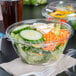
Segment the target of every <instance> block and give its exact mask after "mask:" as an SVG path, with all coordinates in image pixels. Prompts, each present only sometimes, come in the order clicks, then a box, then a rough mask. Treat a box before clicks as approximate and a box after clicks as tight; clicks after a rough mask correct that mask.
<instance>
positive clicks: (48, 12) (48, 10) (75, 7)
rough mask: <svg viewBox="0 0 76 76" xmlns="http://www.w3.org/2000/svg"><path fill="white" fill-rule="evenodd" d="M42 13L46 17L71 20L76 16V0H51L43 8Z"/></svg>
mask: <svg viewBox="0 0 76 76" xmlns="http://www.w3.org/2000/svg"><path fill="white" fill-rule="evenodd" d="M42 15H43V16H44V17H46V18H49V17H51V18H57V19H64V20H66V21H68V20H70V19H69V18H72V17H73V16H75V17H76V1H53V2H50V3H49V4H48V5H47V6H46V7H45V8H44V9H43V10H42Z"/></svg>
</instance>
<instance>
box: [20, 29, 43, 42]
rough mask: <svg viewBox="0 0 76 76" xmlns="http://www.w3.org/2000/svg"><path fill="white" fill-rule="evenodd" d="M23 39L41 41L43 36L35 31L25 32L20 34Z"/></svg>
mask: <svg viewBox="0 0 76 76" xmlns="http://www.w3.org/2000/svg"><path fill="white" fill-rule="evenodd" d="M20 35H21V37H22V38H24V39H26V40H33V41H35V40H40V39H41V38H42V37H43V34H42V33H40V32H38V31H35V30H23V31H21V32H20Z"/></svg>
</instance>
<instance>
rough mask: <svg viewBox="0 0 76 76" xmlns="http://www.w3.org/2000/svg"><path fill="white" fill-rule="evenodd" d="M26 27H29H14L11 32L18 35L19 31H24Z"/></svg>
mask: <svg viewBox="0 0 76 76" xmlns="http://www.w3.org/2000/svg"><path fill="white" fill-rule="evenodd" d="M28 26H29V25H22V26H18V27H16V28H15V29H14V30H13V32H14V33H19V32H20V31H22V30H24V29H29V27H28Z"/></svg>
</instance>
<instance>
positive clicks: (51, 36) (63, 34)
mask: <svg viewBox="0 0 76 76" xmlns="http://www.w3.org/2000/svg"><path fill="white" fill-rule="evenodd" d="M59 31H60V34H59V36H58V35H56V34H55V33H54V32H52V31H50V32H49V33H47V34H45V35H44V38H45V39H46V42H47V43H50V45H48V46H46V47H43V49H45V50H50V51H53V50H55V48H56V46H57V45H59V44H61V46H63V45H64V44H65V43H66V42H67V41H68V38H69V35H70V31H69V30H67V29H60V30H59ZM53 41H55V42H56V41H57V43H55V44H52V43H53Z"/></svg>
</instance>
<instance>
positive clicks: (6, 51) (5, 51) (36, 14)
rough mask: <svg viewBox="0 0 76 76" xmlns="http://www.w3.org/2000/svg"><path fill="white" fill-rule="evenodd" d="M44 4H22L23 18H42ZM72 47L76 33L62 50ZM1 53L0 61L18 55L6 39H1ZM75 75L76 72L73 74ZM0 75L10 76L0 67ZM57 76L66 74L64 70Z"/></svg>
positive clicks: (75, 39) (75, 45) (75, 44)
mask: <svg viewBox="0 0 76 76" xmlns="http://www.w3.org/2000/svg"><path fill="white" fill-rule="evenodd" d="M44 7H45V5H41V6H38V7H37V6H24V7H23V20H26V19H37V18H44V17H43V16H42V14H41V11H42V9H43V8H44ZM0 32H3V33H4V28H3V22H2V21H0ZM70 48H74V49H76V34H75V33H74V35H73V36H72V37H71V38H70V40H69V42H68V45H67V47H66V49H65V51H64V53H66V52H67V51H66V50H67V49H70ZM1 49H2V50H1V51H2V53H1V52H0V63H4V62H9V61H11V60H13V59H15V58H17V57H18V55H17V54H16V52H15V50H14V49H13V47H12V44H11V42H10V41H8V40H7V39H2V48H1ZM75 75H76V74H75ZM0 76H11V75H10V74H9V73H7V72H6V71H4V70H3V69H1V68H0ZM57 76H68V75H67V74H66V73H65V72H62V73H60V74H58V75H57Z"/></svg>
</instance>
